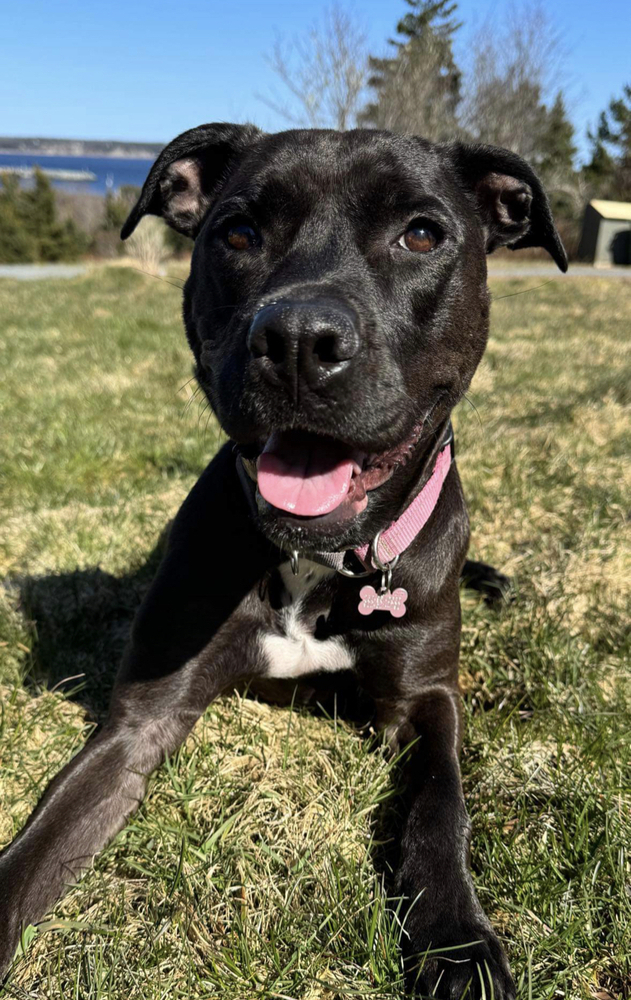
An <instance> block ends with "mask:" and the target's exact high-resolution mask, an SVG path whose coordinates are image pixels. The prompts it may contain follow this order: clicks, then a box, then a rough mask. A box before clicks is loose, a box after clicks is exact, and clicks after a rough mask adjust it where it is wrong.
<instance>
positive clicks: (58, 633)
mask: <svg viewBox="0 0 631 1000" xmlns="http://www.w3.org/2000/svg"><path fill="white" fill-rule="evenodd" d="M165 535H166V532H165V534H164V535H163V536H162V537H161V538H160V540H159V542H158V543H157V545H156V546H155V548H154V550H153V551H152V552H151V554H150V555H149V557H148V558H147V560H146V561H145V562H144V563H143V564H142V565H140V566H139V567H137V568H136V569H134V570H132V571H130V572H129V573H126V574H125V575H123V576H113V575H112V574H111V573H106V572H104V571H103V570H102V569H100V568H98V567H96V568H94V569H86V570H75V571H74V572H70V573H55V574H50V575H48V576H35V577H23V578H22V579H21V580H19V581H18V586H19V592H20V605H21V608H22V612H23V614H24V615H25V616H26V618H27V619H28V620H29V622H30V623H31V629H32V642H31V659H30V664H29V667H28V670H27V672H26V675H25V686H26V687H27V688H28V689H31V690H35V691H38V690H41V689H42V688H48V689H49V690H50V689H55V690H61V691H63V692H64V694H65V695H66V696H67V697H69V698H70V699H71V700H72V701H75V702H77V703H78V704H80V705H81V706H82V707H83V708H84V709H85V711H86V712H87V714H88V716H89V717H90V718H91V719H93V720H95V721H102V720H103V719H104V717H105V714H106V712H107V706H108V704H109V699H110V695H111V692H112V687H113V684H114V679H115V677H116V671H117V670H118V666H119V663H120V661H121V657H122V655H123V652H124V650H125V646H126V645H127V642H128V641H129V634H130V630H131V624H132V621H133V619H134V615H135V614H136V611H137V610H138V606H139V605H140V602H141V600H142V598H143V596H144V594H145V593H146V591H147V589H148V588H149V585H150V584H151V581H152V579H153V577H154V576H155V573H156V570H157V568H158V565H159V563H160V559H161V557H162V553H163V551H164V544H165Z"/></svg>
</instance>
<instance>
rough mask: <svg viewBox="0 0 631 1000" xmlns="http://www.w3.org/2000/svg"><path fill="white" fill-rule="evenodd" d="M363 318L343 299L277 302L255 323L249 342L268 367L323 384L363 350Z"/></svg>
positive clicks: (292, 377)
mask: <svg viewBox="0 0 631 1000" xmlns="http://www.w3.org/2000/svg"><path fill="white" fill-rule="evenodd" d="M358 327H359V321H358V318H357V315H356V313H355V312H354V311H353V309H351V308H350V307H349V306H346V305H344V304H343V303H341V302H340V303H338V302H331V301H328V300H315V301H312V302H292V301H289V300H284V301H282V302H274V303H273V304H271V305H269V306H265V307H264V308H263V309H261V310H260V311H259V312H258V313H257V314H256V316H255V317H254V319H253V320H252V324H251V326H250V332H249V335H248V347H249V348H250V352H251V353H252V355H253V356H254V357H255V358H265V359H266V370H267V371H268V373H272V372H273V373H274V374H275V375H277V376H280V377H281V378H283V379H284V380H285V381H288V382H290V383H291V384H292V385H296V384H297V381H298V377H299V376H301V377H303V378H305V379H306V380H307V382H308V383H309V384H310V385H311V386H313V387H317V386H318V385H319V384H321V383H322V382H324V381H328V380H329V379H330V378H332V377H335V376H337V375H339V374H341V373H342V372H344V371H345V370H346V369H347V368H348V366H349V365H350V364H351V362H352V359H353V358H354V357H355V355H356V354H357V352H358V351H359V345H360V339H359V329H358Z"/></svg>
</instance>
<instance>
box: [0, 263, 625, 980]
mask: <svg viewBox="0 0 631 1000" xmlns="http://www.w3.org/2000/svg"><path fill="white" fill-rule="evenodd" d="M534 284H537V285H540V282H539V281H538V280H536V279H511V278H510V272H509V271H507V275H506V277H502V278H498V279H494V280H493V281H492V289H493V293H494V297H495V300H496V301H495V305H494V309H493V322H492V335H491V340H490V344H489V349H488V352H487V354H486V356H485V360H484V361H483V363H482V366H481V368H480V370H479V373H478V375H477V377H476V380H475V382H474V385H473V387H472V389H471V392H470V394H469V398H470V400H471V403H473V404H474V405H473V406H471V405H469V404H468V403H464V404H462V406H461V407H460V408H459V409H458V412H457V414H456V418H455V424H456V437H457V446H458V461H459V467H460V470H461V475H462V478H463V480H464V484H465V489H466V492H467V495H468V498H469V504H470V511H471V518H472V525H473V543H472V554H473V556H474V557H475V558H479V559H484V560H486V561H488V562H492V563H494V564H495V565H497V566H498V567H500V568H502V569H503V570H504V571H505V572H507V573H509V574H510V575H511V576H513V578H514V580H515V585H516V599H515V601H514V602H513V603H512V604H510V605H508V606H507V607H505V608H504V609H503V610H502V611H500V612H493V611H491V610H489V609H487V608H486V607H485V606H484V605H483V604H481V603H480V602H478V601H477V600H475V599H473V598H472V597H471V596H469V595H467V594H463V602H464V633H463V650H462V682H463V690H464V692H465V706H466V708H465V711H466V720H467V730H468V732H467V738H466V744H465V751H464V757H463V770H464V780H465V785H466V792H467V798H468V802H469V807H470V811H471V815H472V820H473V828H474V840H473V866H474V871H475V877H476V882H477V885H478V888H479V892H480V895H481V898H482V901H483V903H484V905H485V907H486V909H487V911H488V913H489V914H490V916H491V917H492V919H493V921H494V923H495V925H496V926H497V927H498V928H499V930H500V932H501V934H502V936H503V938H504V940H505V943H506V946H507V949H508V951H509V954H510V957H511V961H512V965H513V969H514V973H515V976H516V979H517V981H518V984H519V989H520V995H522V996H524V997H528V998H529V1000H530V998H532V1000H544V998H551V997H564V998H570V1000H578V998H589V997H593V998H595V1000H611V998H618V997H628V996H629V995H630V991H631V986H630V977H631V966H630V964H629V955H630V954H631V934H630V927H631V897H630V895H629V892H628V885H629V859H628V854H629V847H630V839H631V838H630V835H629V829H630V823H629V799H630V796H629V784H630V782H629V775H630V773H631V771H630V769H629V756H630V754H629V744H630V740H629V711H628V707H629V702H628V696H629V691H628V675H627V673H626V671H627V670H628V639H629V632H628V616H627V611H628V599H629V581H630V577H631V573H630V568H629V563H628V561H627V562H625V558H626V555H628V548H627V550H626V554H625V532H626V528H625V501H626V500H628V495H629V493H628V490H629V469H630V465H629V460H628V455H629V451H628V444H629V442H628V439H625V435H626V434H627V433H628V405H629V386H630V385H631V378H630V374H629V371H628V367H627V368H626V369H625V362H627V363H628V347H627V346H626V345H625V343H624V338H623V332H624V331H625V330H626V331H628V329H629V323H630V322H631V282H627V281H620V282H616V283H615V286H614V283H612V282H608V281H606V280H602V279H577V280H572V279H571V278H567V279H563V280H559V281H553V282H550V283H548V284H545V285H543V286H540V287H538V288H536V289H534V290H533V291H530V292H528V289H529V287H530V286H532V285H534ZM522 292H524V293H525V292H528V294H516V293H522ZM179 312H180V294H179V292H178V290H177V288H175V287H173V285H171V284H167V283H165V282H162V281H157V280H154V279H151V278H149V277H145V276H143V275H141V274H139V273H137V272H135V271H133V270H131V269H129V268H121V267H107V268H100V269H98V270H95V271H94V272H92V273H89V274H88V275H86V276H85V277H81V278H78V279H73V280H70V281H59V282H56V281H47V282H45V283H44V282H42V283H38V284H31V283H24V284H20V283H14V282H11V281H2V282H0V348H1V350H2V356H3V358H4V377H3V387H2V397H1V402H0V405H1V410H2V412H1V414H0V455H1V456H2V457H1V459H0V479H1V482H2V506H3V509H4V511H5V519H4V523H3V525H2V527H1V531H2V535H1V538H0V572H2V575H3V577H4V579H5V587H4V589H3V590H2V591H0V594H2V596H1V598H0V601H1V604H0V629H1V635H0V694H1V696H2V706H1V713H0V761H1V765H2V770H1V774H0V844H4V843H6V842H8V841H9V840H10V839H11V837H12V836H14V835H15V833H17V831H18V830H19V828H20V826H21V824H22V823H23V822H24V820H25V818H26V816H27V814H28V813H29V811H30V810H31V808H32V807H33V805H34V804H35V802H36V801H37V798H38V796H39V795H40V794H41V792H42V790H43V788H44V786H45V784H46V783H47V782H48V780H49V779H50V778H51V777H52V776H53V775H54V773H55V772H56V771H57V770H58V768H59V766H60V765H61V764H62V763H63V762H64V761H66V760H67V759H68V758H69V757H70V756H71V755H72V754H73V753H74V752H76V750H77V749H78V748H79V747H80V746H81V744H82V742H83V741H84V740H85V738H86V737H87V736H88V735H89V733H90V731H91V730H92V728H93V725H94V721H95V720H96V719H98V717H99V716H100V715H101V714H102V712H103V710H104V708H105V705H106V703H107V695H108V690H109V687H110V685H111V680H112V675H113V672H114V670H115V667H116V662H117V660H118V658H119V656H120V653H121V650H122V648H123V645H124V642H125V637H126V633H127V630H128V627H129V621H130V618H131V616H132V615H133V612H134V609H135V607H136V606H137V603H138V601H139V600H140V597H141V596H142V593H143V592H144V590H145V588H146V586H147V583H148V581H149V580H150V578H151V573H152V571H153V569H154V567H155V562H156V558H157V555H156V547H157V546H158V547H159V537H160V533H161V531H162V529H163V527H164V525H165V524H166V522H167V520H168V519H169V518H170V517H171V516H172V515H173V513H174V512H175V511H176V509H177V507H178V505H179V504H180V502H181V500H182V499H183V497H184V496H185V494H186V492H187V490H188V489H189V488H190V487H191V485H192V484H193V482H194V481H195V479H196V477H197V475H198V474H199V472H200V470H201V469H202V467H203V466H204V465H205V463H206V462H207V461H208V460H209V458H210V456H211V455H212V453H213V452H214V451H215V449H216V447H217V445H218V443H219V440H220V434H219V432H218V429H217V427H216V425H215V423H214V421H213V419H212V418H211V417H210V416H209V414H208V413H207V412H204V411H203V407H202V405H201V404H200V402H199V397H198V396H197V397H196V396H195V395H194V384H193V383H191V382H189V381H188V380H189V379H190V369H191V363H190V358H189V355H188V350H187V348H186V345H185V339H184V335H183V332H182V329H181V322H180V316H179ZM626 539H627V542H628V534H627V535H626ZM396 783H397V773H396V768H395V767H394V766H393V764H392V763H391V762H390V761H389V760H388V758H387V756H386V754H385V752H384V751H383V749H382V747H381V745H380V743H379V741H378V740H372V741H371V740H366V739H362V738H361V737H360V736H359V735H358V734H357V733H356V732H354V731H353V730H352V729H351V728H349V727H348V726H347V725H346V724H344V723H343V722H341V721H340V720H336V719H322V718H314V717H312V716H311V715H309V714H304V713H301V712H298V711H293V712H290V711H288V710H286V709H276V708H272V707H269V706H265V705H262V704H258V703H257V702H254V701H252V700H248V699H242V698H239V697H237V696H236V695H235V696H233V697H231V698H229V699H226V700H224V701H221V702H218V703H216V704H215V705H213V706H211V708H210V709H209V710H208V712H207V713H206V715H205V717H204V718H203V719H202V720H201V721H200V723H199V724H198V726H197V727H196V729H195V730H194V732H193V734H192V735H191V737H190V738H189V740H188V741H187V743H186V745H185V746H184V747H183V748H182V750H181V751H180V752H179V753H178V755H177V756H176V757H175V758H174V759H173V760H171V761H169V762H168V764H167V766H165V767H164V768H162V769H161V771H160V772H159V773H158V774H156V775H155V776H154V778H153V779H152V781H151V784H150V790H149V795H148V797H147V800H146V802H145V804H144V805H143V807H142V808H141V810H140V811H139V813H138V814H137V816H136V817H135V819H134V820H133V821H132V822H131V823H130V824H129V826H128V827H127V828H126V829H125V831H124V832H123V833H121V834H120V835H119V837H118V838H117V839H116V840H115V842H114V843H113V844H112V845H111V846H110V847H109V848H108V849H107V850H106V851H105V852H104V853H103V854H102V855H101V856H100V857H99V859H98V861H97V863H96V866H95V868H94V870H92V871H91V872H89V873H88V874H87V875H86V876H85V877H84V878H83V879H82V881H81V882H80V883H79V884H78V885H77V886H75V887H74V888H72V889H71V890H70V892H69V894H68V895H67V896H66V898H65V899H64V901H63V902H62V903H61V904H59V906H58V907H57V908H56V909H55V911H54V913H53V914H50V915H49V916H48V919H46V920H45V921H44V922H43V923H42V924H40V925H39V927H38V928H37V929H35V928H29V929H28V930H27V932H26V934H25V938H24V941H23V955H22V956H21V957H18V959H17V960H16V962H15V964H14V967H13V970H12V974H11V977H10V979H9V981H8V983H7V985H6V986H5V988H4V990H3V991H0V992H1V993H2V995H3V996H6V997H11V998H16V1000H26V998H44V997H45V998H51V1000H57V998H61V997H63V998H64V1000H66V998H70V997H72V998H77V1000H106V998H107V1000H118V998H121V997H125V998H126V1000H135V998H141V997H142V998H143V1000H161V998H165V997H169V998H172V1000H178V998H182V1000H183V998H187V1000H188V998H191V1000H202V998H203V1000H210V998H213V1000H214V998H222V1000H223V998H225V1000H251V998H252V1000H253V998H283V997H284V998H296V1000H298V998H300V1000H337V998H347V997H362V998H400V997H401V995H402V994H401V982H400V963H399V957H398V945H397V942H398V938H399V935H400V933H401V931H400V925H399V923H398V921H397V918H396V915H395V914H393V912H392V907H391V906H389V905H388V902H387V899H386V891H387V885H388V879H387V872H386V874H385V875H384V869H385V859H386V857H387V852H385V853H384V847H383V845H382V843H381V841H382V840H383V838H384V828H385V826H386V825H387V824H386V817H387V814H388V811H389V810H392V809H395V808H396V802H397V799H396Z"/></svg>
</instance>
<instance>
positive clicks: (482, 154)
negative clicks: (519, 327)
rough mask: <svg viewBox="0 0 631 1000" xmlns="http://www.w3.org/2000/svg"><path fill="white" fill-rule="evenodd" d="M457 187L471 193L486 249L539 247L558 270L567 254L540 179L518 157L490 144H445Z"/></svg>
mask: <svg viewBox="0 0 631 1000" xmlns="http://www.w3.org/2000/svg"><path fill="white" fill-rule="evenodd" d="M449 148H450V150H451V155H452V158H453V163H454V166H455V168H456V172H457V173H458V176H459V178H460V181H461V183H462V184H463V185H464V186H465V187H466V188H467V189H468V190H469V191H470V192H471V193H472V194H473V196H474V198H475V201H476V204H477V208H478V213H479V215H480V218H481V220H482V224H483V226H484V228H485V231H486V235H487V243H486V251H487V253H491V252H492V251H493V250H496V249H497V247H501V246H508V247H509V248H510V249H511V250H519V249H521V248H522V247H543V249H544V250H547V251H548V253H549V254H550V256H551V257H552V259H553V260H554V262H555V263H556V264H557V265H558V267H559V268H560V269H561V270H562V271H567V254H566V252H565V248H564V246H563V244H562V242H561V239H560V237H559V234H558V233H557V231H556V227H555V225H554V220H553V218H552V212H551V211H550V205H549V203H548V199H547V197H546V193H545V191H544V190H543V186H542V184H541V181H540V180H539V178H538V177H537V175H536V174H535V172H534V170H533V169H532V168H531V167H530V166H529V165H528V163H526V161H525V160H524V159H522V157H521V156H518V155H517V154H516V153H511V152H510V151H509V150H508V149H499V148H498V147H496V146H469V145H467V144H465V143H460V142H457V143H453V144H452V145H450V147H449Z"/></svg>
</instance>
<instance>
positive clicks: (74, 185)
mask: <svg viewBox="0 0 631 1000" xmlns="http://www.w3.org/2000/svg"><path fill="white" fill-rule="evenodd" d="M152 162H153V161H152V160H124V159H118V158H117V157H111V156H40V155H38V154H33V153H0V174H1V173H2V168H3V167H34V166H38V167H41V168H42V170H89V171H90V172H91V173H93V174H96V180H95V181H56V180H53V181H51V183H52V185H53V187H56V188H61V189H63V190H64V191H77V192H80V193H83V194H99V195H104V194H105V193H106V192H107V191H116V190H118V188H120V187H122V186H123V185H124V184H134V185H135V186H136V187H141V186H142V185H143V184H144V182H145V179H146V177H147V174H148V173H149V170H150V168H151V164H152ZM23 183H28V181H26V182H23Z"/></svg>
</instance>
